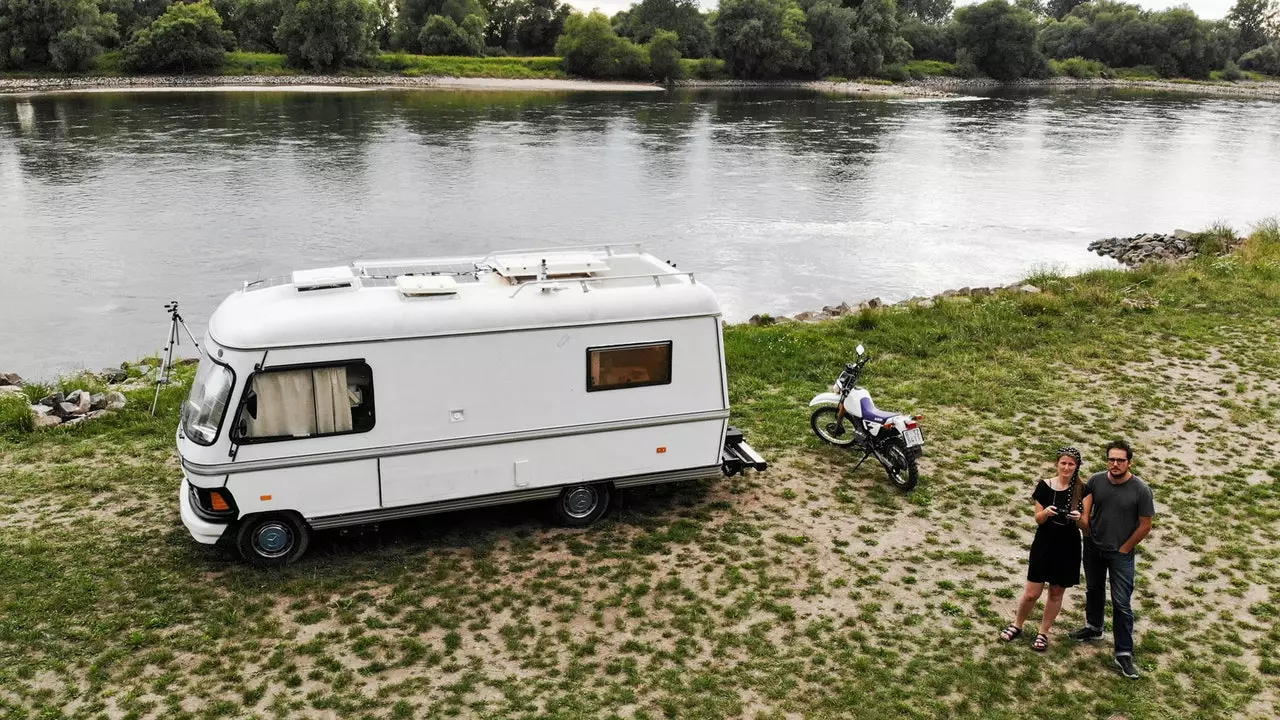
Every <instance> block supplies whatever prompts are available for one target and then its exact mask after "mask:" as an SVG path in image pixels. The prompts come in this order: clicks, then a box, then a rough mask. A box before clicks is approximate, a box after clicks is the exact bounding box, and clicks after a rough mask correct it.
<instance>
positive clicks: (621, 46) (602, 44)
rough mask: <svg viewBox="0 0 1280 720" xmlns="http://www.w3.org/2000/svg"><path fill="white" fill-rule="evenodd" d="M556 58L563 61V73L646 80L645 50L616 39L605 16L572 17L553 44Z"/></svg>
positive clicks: (574, 15)
mask: <svg viewBox="0 0 1280 720" xmlns="http://www.w3.org/2000/svg"><path fill="white" fill-rule="evenodd" d="M556 54H557V55H559V56H560V57H562V58H564V69H565V70H566V71H568V72H570V73H572V74H574V75H580V76H582V77H588V78H632V79H646V78H648V77H649V58H648V56H647V54H646V51H645V48H643V47H641V46H639V45H636V44H635V43H633V42H631V41H630V40H628V39H627V38H623V37H618V35H617V33H615V32H614V31H613V26H611V25H610V24H609V18H607V17H605V16H604V13H601V12H599V11H593V12H592V13H591V14H590V15H583V14H582V13H574V14H573V15H570V16H569V20H568V21H567V22H566V23H565V27H564V34H563V35H561V36H560V39H559V40H558V41H557V42H556Z"/></svg>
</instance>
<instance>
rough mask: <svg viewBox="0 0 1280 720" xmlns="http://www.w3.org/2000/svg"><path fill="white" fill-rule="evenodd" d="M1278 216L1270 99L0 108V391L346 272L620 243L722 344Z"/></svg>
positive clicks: (133, 102)
mask: <svg viewBox="0 0 1280 720" xmlns="http://www.w3.org/2000/svg"><path fill="white" fill-rule="evenodd" d="M1274 214H1280V103H1278V102H1276V101H1273V100H1235V99H1215V98H1188V97H1161V96H1155V95H1149V94H1131V93H1130V94H1117V93H1114V92H1110V93H1097V92H1095V93H1083V94H1082V93H1079V92H1072V93H1052V94H1051V93H1038V94H1036V93H1029V94H1017V95H1001V96H986V97H972V98H964V99H946V100H936V99H902V100H875V101H868V100H855V99H852V98H849V97H845V96H829V95H821V94H816V93H810V92H803V91H793V92H779V91H767V92H766V91H714V92H710V91H705V92H679V93H653V94H650V93H641V94H637V93H627V94H607V93H558V92H537V93H526V92H487V93H483V92H471V91H424V90H388V91H367V92H283V91H278V90H258V91H240V92H198V91H170V92H103V93H79V94H74V93H69V94H49V95H27V96H17V95H9V96H4V95H0V371H16V372H19V373H21V374H23V375H26V376H29V377H37V378H41V377H50V376H52V375H53V374H56V373H60V372H68V371H70V370H73V369H75V368H79V367H88V368H92V369H97V368H100V367H104V366H108V365H114V364H116V363H118V362H119V361H120V360H124V359H133V358H136V357H139V356H140V355H142V354H144V353H149V352H155V351H157V350H159V349H160V347H161V346H162V345H163V341H164V338H165V335H166V333H167V331H168V316H167V314H166V313H165V312H164V310H163V308H162V305H163V304H164V303H165V302H166V301H168V300H171V299H177V300H180V301H181V302H182V308H183V310H184V314H185V316H186V319H187V321H188V324H189V325H190V326H191V328H192V330H193V331H195V333H196V335H197V336H201V335H203V332H204V325H205V323H206V322H207V320H208V317H209V314H210V313H211V312H212V310H213V309H214V308H215V307H216V306H217V304H218V302H220V301H221V299H222V298H223V297H225V296H226V295H227V294H228V293H230V292H232V291H234V290H236V289H237V288H239V287H240V286H241V284H242V283H243V281H245V280H253V279H255V278H257V277H268V276H272V275H280V274H285V273H287V272H289V271H290V270H293V269H297V268H303V267H319V266H326V265H334V264H343V263H346V262H348V261H350V260H354V259H359V258H372V257H406V256H426V255H483V254H484V253H486V252H487V251H490V250H501V249H514V248H525V247H539V246H544V247H545V246H562V245H577V244H596V243H609V242H636V241H638V242H641V243H643V244H644V245H645V246H646V248H647V249H650V250H652V251H653V252H654V253H655V254H657V255H659V256H661V257H663V258H664V259H670V260H672V261H673V262H676V263H677V264H678V265H679V267H680V268H681V269H682V270H690V271H693V272H695V273H696V274H697V275H698V277H699V278H700V279H701V280H702V281H703V282H706V283H708V284H709V285H711V286H712V287H713V288H715V289H716V291H717V293H718V294H719V296H720V299H721V301H722V303H723V305H724V307H725V311H726V315H727V317H728V319H729V320H731V321H739V320H745V319H746V318H747V317H748V316H750V315H751V314H753V313H757V312H769V313H772V314H775V315H777V314H793V313H795V312H798V311H801V310H807V309H817V308H820V307H821V306H823V305H828V304H836V303H839V302H840V301H842V300H843V301H848V302H850V303H855V304H856V303H857V302H858V301H861V300H866V299H869V298H872V297H880V298H882V299H883V300H885V301H887V302H893V301H896V300H901V299H904V298H908V297H911V296H914V295H926V294H932V293H936V292H939V291H942V290H945V289H948V288H953V287H960V286H965V285H970V286H978V285H993V284H1003V283H1008V282H1012V281H1014V280H1017V279H1019V278H1021V277H1024V276H1025V275H1027V274H1028V273H1029V272H1032V271H1035V270H1038V269H1044V268H1056V269H1060V270H1063V271H1066V272H1075V271H1079V270H1082V269H1087V268H1092V267H1112V266H1114V263H1113V262H1112V261H1110V260H1105V259H1102V258H1099V257H1098V256H1096V255H1093V254H1091V253H1089V252H1088V251H1087V250H1086V246H1087V245H1088V243H1089V242H1090V241H1092V240H1095V239H1098V238H1100V237H1108V236H1118V235H1127V234H1137V233H1139V232H1149V231H1160V232H1169V231H1172V230H1173V229H1174V227H1175V225H1176V226H1181V227H1186V228H1188V229H1198V228H1200V227H1203V226H1205V225H1207V224H1209V223H1211V222H1213V221H1215V220H1225V221H1227V222H1229V223H1232V224H1234V225H1235V226H1236V227H1237V228H1240V229H1244V228H1247V227H1248V225H1249V224H1250V223H1252V222H1255V221H1257V220H1259V219H1261V218H1263V217H1266V216H1268V215H1274ZM187 350H188V351H190V348H189V347H187Z"/></svg>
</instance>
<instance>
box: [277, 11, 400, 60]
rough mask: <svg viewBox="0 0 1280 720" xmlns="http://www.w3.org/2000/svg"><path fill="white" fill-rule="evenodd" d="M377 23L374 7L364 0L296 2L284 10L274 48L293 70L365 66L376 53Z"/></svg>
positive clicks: (376, 13) (376, 12)
mask: <svg viewBox="0 0 1280 720" xmlns="http://www.w3.org/2000/svg"><path fill="white" fill-rule="evenodd" d="M378 19H379V17H378V8H377V6H375V5H374V4H373V3H371V2H368V0H298V2H297V3H296V4H294V5H291V6H288V7H286V8H285V12H284V16H283V17H282V18H281V19H280V26H279V27H278V28H276V36H275V37H276V45H277V46H279V48H280V49H281V50H282V51H284V53H285V55H286V56H288V60H289V64H290V65H294V66H296V67H309V68H312V69H314V70H329V69H333V68H338V67H342V66H344V65H363V64H367V63H369V62H370V61H371V60H372V57H373V55H375V54H376V53H377V51H378V45H377V43H376V42H375V41H374V39H373V34H374V31H375V30H377V26H378Z"/></svg>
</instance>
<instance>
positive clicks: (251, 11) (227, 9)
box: [214, 0, 287, 52]
mask: <svg viewBox="0 0 1280 720" xmlns="http://www.w3.org/2000/svg"><path fill="white" fill-rule="evenodd" d="M286 4H287V3H286V2H285V0H222V2H221V3H218V2H215V3H214V8H215V9H217V10H218V14H219V15H221V16H222V26H223V27H224V28H226V29H227V30H228V31H230V32H231V33H232V34H233V35H235V37H236V44H237V45H238V46H239V47H240V49H241V50H248V51H250V52H277V51H278V50H279V48H278V47H277V46H276V38H275V34H276V27H277V26H278V25H280V20H281V18H283V17H284V11H285V6H286Z"/></svg>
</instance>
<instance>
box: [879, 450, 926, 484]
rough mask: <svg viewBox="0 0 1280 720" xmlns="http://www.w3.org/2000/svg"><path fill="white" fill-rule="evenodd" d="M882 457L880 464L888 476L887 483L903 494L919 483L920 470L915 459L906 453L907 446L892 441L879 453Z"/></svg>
mask: <svg viewBox="0 0 1280 720" xmlns="http://www.w3.org/2000/svg"><path fill="white" fill-rule="evenodd" d="M880 455H881V456H882V457H883V459H882V460H881V464H882V465H884V471H885V473H887V474H888V475H889V482H891V483H893V484H894V486H895V487H897V488H898V489H899V490H902V491H903V492H906V491H908V490H910V489H911V488H914V487H915V486H916V483H918V482H920V470H919V469H918V468H917V467H916V459H915V457H914V456H912V455H911V454H910V453H908V452H907V446H906V445H905V444H903V442H902V441H901V440H894V441H892V442H890V443H889V444H888V445H887V446H885V448H884V450H881V451H880Z"/></svg>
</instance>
